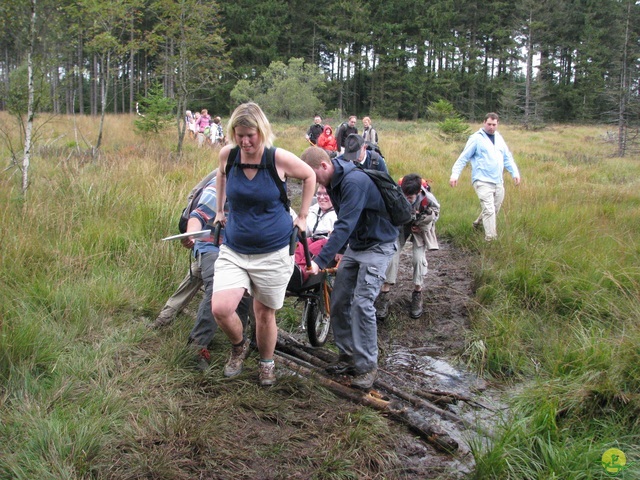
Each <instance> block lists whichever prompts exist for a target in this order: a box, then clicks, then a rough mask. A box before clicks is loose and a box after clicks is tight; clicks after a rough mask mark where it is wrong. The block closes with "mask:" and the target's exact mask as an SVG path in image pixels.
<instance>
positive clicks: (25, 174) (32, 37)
mask: <svg viewBox="0 0 640 480" xmlns="http://www.w3.org/2000/svg"><path fill="white" fill-rule="evenodd" d="M35 41H36V0H31V23H30V28H29V52H28V53H27V82H28V100H27V128H26V132H25V138H24V156H23V158H22V195H23V196H24V195H26V194H27V188H29V162H30V160H31V132H32V131H33V104H34V92H33V52H34V49H35V48H34V47H35V45H34V44H35Z"/></svg>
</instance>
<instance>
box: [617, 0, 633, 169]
mask: <svg viewBox="0 0 640 480" xmlns="http://www.w3.org/2000/svg"><path fill="white" fill-rule="evenodd" d="M630 17H631V2H629V3H628V5H627V24H626V26H625V31H624V48H623V49H622V65H621V67H620V68H621V72H620V103H619V108H618V156H619V157H624V156H625V154H626V153H627V121H626V113H627V90H628V88H627V83H628V77H627V62H628V60H627V53H628V52H627V48H628V47H627V45H628V44H629V18H630Z"/></svg>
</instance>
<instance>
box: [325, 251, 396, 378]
mask: <svg viewBox="0 0 640 480" xmlns="http://www.w3.org/2000/svg"><path fill="white" fill-rule="evenodd" d="M397 250H398V247H397V244H396V242H391V243H382V244H379V245H375V246H374V247H371V248H369V249H367V250H362V251H355V250H352V249H351V248H347V251H346V252H345V254H344V256H343V257H342V260H341V261H340V265H339V266H338V272H337V273H336V279H335V283H334V285H333V292H331V327H332V328H333V337H334V341H335V344H336V346H337V347H338V350H339V351H340V353H341V354H342V355H349V356H351V357H352V358H353V364H354V366H355V369H356V373H358V374H360V373H366V372H369V371H371V370H373V369H374V368H377V367H378V326H377V323H376V309H375V307H374V306H373V302H374V301H375V299H376V297H377V296H378V292H379V291H380V287H381V286H382V283H383V282H384V280H385V272H386V271H387V266H388V265H389V262H390V261H391V258H392V257H393V255H394V254H395V253H396V251H397Z"/></svg>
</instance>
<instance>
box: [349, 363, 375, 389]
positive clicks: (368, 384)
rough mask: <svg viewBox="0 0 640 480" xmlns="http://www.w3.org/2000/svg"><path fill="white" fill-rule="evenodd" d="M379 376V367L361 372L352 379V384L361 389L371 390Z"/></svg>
mask: <svg viewBox="0 0 640 480" xmlns="http://www.w3.org/2000/svg"><path fill="white" fill-rule="evenodd" d="M376 378H378V369H377V368H374V369H373V370H370V371H368V372H364V373H360V374H358V375H356V376H354V377H353V378H352V379H351V386H352V387H355V388H359V389H360V390H370V389H371V388H372V387H373V384H374V382H375V381H376Z"/></svg>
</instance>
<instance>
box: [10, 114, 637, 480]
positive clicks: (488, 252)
mask: <svg viewBox="0 0 640 480" xmlns="http://www.w3.org/2000/svg"><path fill="white" fill-rule="evenodd" d="M132 120H133V119H132V118H131V117H128V116H120V117H108V118H107V123H106V130H105V144H104V147H103V149H102V152H101V154H100V155H99V156H97V157H96V158H91V157H90V156H89V155H87V154H86V150H87V148H88V146H87V143H85V142H83V140H82V139H83V138H86V139H88V140H90V139H92V138H95V136H96V133H95V132H96V129H97V122H96V121H94V120H93V119H88V118H83V119H82V125H81V126H78V127H77V128H76V129H74V122H73V119H72V118H66V117H60V118H56V119H53V120H52V121H50V122H48V123H47V124H46V125H45V126H43V127H42V129H41V130H40V135H41V137H40V142H39V143H38V145H39V147H38V148H36V151H35V155H34V158H33V161H32V166H31V169H30V179H31V185H30V188H29V191H28V194H27V196H26V199H23V198H22V197H21V195H20V194H19V187H20V182H19V172H18V171H17V169H16V168H15V167H10V168H8V169H6V170H4V171H3V172H2V174H0V241H1V242H0V252H1V255H0V280H1V281H0V329H1V331H0V417H1V418H2V424H1V426H0V477H2V478H24V479H27V478H45V479H46V478H140V477H144V476H155V477H156V478H193V477H194V476H196V475H197V472H202V471H217V472H222V473H220V475H221V476H220V478H223V477H225V476H226V478H231V477H232V475H234V474H236V475H239V476H242V475H245V476H247V477H250V476H252V475H254V476H255V475H256V474H258V473H260V472H255V471H254V470H252V467H251V465H252V463H251V459H252V458H253V456H254V455H256V452H255V451H254V449H253V447H247V448H241V449H239V450H238V428H239V427H238V426H239V425H242V424H243V418H244V416H245V415H255V416H257V417H258V418H260V419H261V420H263V421H264V422H265V429H266V431H269V432H274V431H276V430H273V429H272V428H271V427H269V425H278V428H279V429H280V430H277V431H280V432H283V433H282V436H281V437H280V438H278V441H277V442H274V441H272V440H273V439H272V438H271V437H269V436H268V435H265V438H263V439H261V440H260V441H261V442H262V444H263V447H261V448H260V449H259V451H258V455H259V456H260V457H261V459H262V462H263V463H262V464H263V465H269V464H270V463H269V462H272V463H271V465H272V467H273V471H272V472H271V473H273V472H276V474H277V472H281V473H282V472H284V471H286V468H294V469H296V468H297V469H298V470H299V471H301V472H307V473H308V477H309V478H311V477H312V475H314V474H315V472H318V471H323V472H326V476H324V477H318V478H363V477H366V476H367V475H376V474H377V475H381V476H382V475H383V474H382V473H380V472H384V471H387V470H385V469H386V468H389V467H391V466H393V465H397V462H398V459H397V458H394V457H393V455H392V454H381V453H380V452H381V451H383V452H384V451H385V448H384V447H383V445H385V442H386V441H388V437H387V435H388V432H387V431H386V430H385V427H384V425H382V424H379V423H377V422H376V421H375V420H374V419H375V416H374V417H373V418H372V417H370V416H369V412H367V411H366V410H361V409H356V408H355V407H354V409H353V410H354V411H353V412H344V411H335V412H334V405H333V403H332V401H331V399H330V396H328V395H327V394H326V393H325V392H323V391H322V390H319V389H317V388H316V387H314V386H313V385H310V384H307V383H305V382H302V381H300V380H296V379H289V380H286V381H284V382H281V384H280V385H279V386H278V387H277V388H276V389H274V390H272V391H271V392H270V393H268V392H263V391H260V390H258V389H256V387H255V386H254V384H255V379H253V378H251V375H252V374H251V373H247V374H243V375H242V376H241V378H240V379H239V380H238V381H235V383H230V382H228V381H225V380H224V379H223V378H222V375H221V373H220V370H221V369H220V368H216V366H221V365H222V364H223V363H224V360H225V359H224V357H225V355H226V352H227V350H226V343H225V342H224V340H223V339H221V338H219V337H220V336H218V337H217V339H216V340H215V341H216V342H217V345H219V346H220V348H218V349H217V350H216V349H214V350H215V351H214V356H213V363H214V367H213V368H212V369H211V370H210V371H209V372H207V373H206V374H205V375H204V376H203V375H199V374H196V373H194V372H193V370H192V368H191V367H192V366H191V364H190V358H189V355H188V352H187V351H186V349H185V348H184V343H185V336H186V332H187V331H188V329H189V326H190V323H191V321H192V319H191V317H189V316H188V315H184V316H181V317H179V318H178V321H177V323H176V325H175V326H174V327H172V328H171V329H169V330H168V331H167V332H163V333H161V334H158V333H155V332H148V331H147V330H146V328H145V326H144V323H145V322H146V321H148V320H150V319H152V318H153V316H154V314H156V313H157V312H158V310H159V309H160V307H161V306H162V304H163V302H164V300H165V299H166V298H167V297H168V295H169V294H170V293H171V292H172V291H173V289H174V288H175V286H176V284H177V282H178V281H179V280H180V279H181V278H182V276H183V275H184V273H185V270H186V268H187V264H188V253H187V252H186V251H185V250H184V249H183V248H181V247H180V246H179V245H178V244H177V243H161V242H159V241H158V240H159V239H160V238H161V237H163V236H166V235H169V234H172V233H175V231H176V225H175V224H176V219H177V217H178V214H179V212H180V210H181V208H182V204H183V201H184V198H185V196H186V194H187V192H188V191H189V190H190V188H191V187H192V185H193V184H194V183H195V182H197V181H198V180H199V179H200V178H201V177H202V176H204V174H206V173H207V172H208V171H209V170H211V169H212V168H213V167H215V166H216V164H217V158H216V157H215V155H214V153H213V152H212V151H211V150H209V149H207V148H203V149H197V148H196V147H195V145H194V144H193V143H191V142H187V143H186V144H185V153H184V156H183V157H182V158H180V159H178V158H176V156H175V155H174V154H172V153H171V150H172V145H173V143H174V138H173V136H174V135H175V134H174V132H168V133H167V134H166V135H163V136H161V137H159V138H156V139H154V140H152V141H145V140H143V139H141V138H138V137H136V136H135V134H134V133H133V131H132ZM374 120H375V119H374ZM0 121H2V122H3V123H7V122H9V121H10V120H9V119H8V117H6V116H4V115H2V114H0ZM332 125H334V126H335V127H337V125H338V122H337V121H336V122H333V123H332ZM375 126H376V128H377V129H378V131H379V134H380V137H381V140H380V144H381V148H382V151H383V153H384V155H385V157H386V158H387V161H388V163H389V167H390V170H391V173H392V175H393V176H395V177H399V176H401V175H404V174H406V173H409V172H416V173H419V174H420V175H422V176H424V177H427V178H429V179H431V180H432V181H433V187H432V188H433V191H434V193H435V195H436V196H437V197H438V199H439V201H440V203H441V204H442V217H441V220H440V221H439V225H438V229H439V235H440V236H442V237H447V238H449V239H450V240H451V241H452V242H453V243H454V244H456V245H457V246H458V247H459V248H462V249H465V250H467V251H468V252H469V253H470V259H472V260H471V261H473V263H474V265H475V266H476V285H477V295H476V299H475V300H476V302H475V305H476V307H475V308H474V309H473V311H472V330H471V331H470V332H469V334H468V345H469V349H468V356H467V357H466V360H467V361H468V363H469V364H470V365H472V366H473V367H474V368H476V369H477V370H478V371H479V372H482V373H483V374H484V375H486V376H488V377H492V378H493V379H495V380H496V381H499V382H502V383H503V384H505V385H510V384H512V383H513V384H518V385H519V388H518V390H517V392H518V393H517V394H514V395H511V397H512V403H511V406H512V409H511V413H510V416H509V417H507V418H505V422H504V425H503V426H502V427H500V428H499V429H498V431H497V435H496V437H495V438H494V439H493V441H492V442H491V443H488V444H479V443H478V444H475V445H474V449H473V453H474V456H475V458H476V462H477V472H476V477H477V478H512V479H522V478H600V477H602V476H603V475H604V469H602V467H601V466H600V465H599V463H598V462H599V459H600V457H601V455H602V453H604V451H605V450H607V449H608V448H610V447H611V446H615V447H617V448H620V449H622V450H623V451H624V452H625V453H626V454H627V458H628V459H629V461H630V462H633V461H636V462H638V464H640V458H639V457H638V454H639V453H640V452H638V448H637V445H639V444H640V441H639V438H638V437H639V435H640V425H639V424H638V423H639V422H638V420H637V419H638V418H640V415H639V414H640V397H639V396H638V392H639V391H640V349H639V347H638V345H640V328H638V327H639V326H640V325H639V323H640V260H639V258H640V222H639V221H638V218H640V194H639V193H638V192H639V191H640V162H639V161H638V160H639V159H637V158H628V159H619V158H611V157H610V156H609V155H610V153H611V152H613V151H614V149H615V146H614V145H611V144H607V143H605V142H604V138H605V135H604V133H605V132H604V128H602V127H596V126H592V127H586V126H573V127H565V126H550V127H548V128H546V129H545V130H542V131H537V132H527V131H523V130H519V129H517V128H510V127H509V126H508V125H501V126H500V130H501V132H502V134H503V136H504V137H505V138H506V140H507V143H508V144H509V145H510V147H511V149H512V151H513V152H514V154H515V158H516V161H517V163H518V165H519V167H520V170H521V173H522V178H523V184H522V185H520V186H519V187H517V188H516V187H514V186H513V184H512V183H510V178H509V177H508V176H507V177H506V180H507V186H506V190H507V192H506V200H505V203H504V206H503V211H502V213H501V214H500V216H499V219H498V231H499V234H500V239H499V240H498V241H497V242H494V243H491V244H485V243H484V242H483V241H482V238H481V236H478V235H477V234H476V233H475V232H474V231H473V229H472V228H471V221H472V220H473V219H474V218H475V216H476V214H477V212H478V208H479V206H478V201H477V198H476V197H475V194H474V192H473V189H472V188H471V185H470V172H469V170H466V171H465V172H464V173H463V175H462V178H461V181H460V184H459V186H458V187H457V188H455V189H452V188H450V187H449V186H448V178H449V174H450V169H451V165H452V164H453V162H454V161H455V159H456V158H457V156H458V154H459V152H460V151H461V149H462V146H463V144H462V143H461V142H458V143H446V142H443V141H442V140H441V139H440V138H439V136H438V135H437V131H436V129H435V127H434V126H433V125H432V124H428V123H420V122H391V121H384V120H382V121H380V122H379V123H377V124H376V125H375ZM307 127H308V125H307V122H296V123H290V124H275V130H276V134H277V137H278V139H277V141H276V145H277V146H280V147H283V148H287V149H289V150H291V151H294V152H296V153H301V152H302V150H304V148H306V146H307V145H306V144H305V140H304V136H303V135H304V132H305V131H306V128H307ZM477 127H479V125H475V126H473V128H474V129H475V128H477ZM88 143H90V142H88ZM2 148H3V147H2V146H0V151H1V152H2V154H3V155H2V157H1V158H8V156H7V155H6V152H4V151H3V150H2ZM7 166H8V165H7ZM283 321H284V322H285V323H288V324H295V323H296V322H295V319H287V318H285V319H284V320H283ZM309 398H313V399H314V400H308V399H309ZM310 401H312V402H313V403H312V404H311V405H312V407H313V408H318V409H319V411H322V412H323V415H327V418H325V422H323V423H322V424H320V423H319V424H305V425H299V424H298V423H296V422H297V419H296V418H295V415H294V413H293V412H294V411H295V408H297V407H299V406H300V404H301V403H302V402H310ZM305 408H309V404H308V403H307V404H306V406H305ZM328 412H332V413H328ZM203 419H204V420H203ZM240 430H241V427H240ZM368 431H375V432H378V434H379V435H377V436H369V437H367V435H366V434H363V432H365V433H366V432H368ZM212 438H216V439H217V443H216V442H211V439H212ZM247 443H248V442H247ZM214 444H215V446H214ZM251 445H253V444H251ZM308 446H312V448H305V447H308ZM287 449H289V450H291V449H295V450H296V451H297V452H300V456H298V457H296V458H295V459H294V458H288V459H287V460H286V461H285V465H282V461H283V460H282V459H283V456H282V455H280V453H281V452H282V451H284V450H287ZM207 469H210V470H207ZM279 469H281V470H279ZM318 469H321V470H318ZM388 471H391V470H388ZM354 472H357V473H356V474H355V477H354V476H353V475H354ZM372 472H373V473H372ZM375 472H378V473H375ZM637 473H638V467H637V465H636V466H633V465H632V466H631V467H630V468H629V470H627V471H626V472H624V475H626V476H627V477H625V478H635V477H637V476H638V475H637Z"/></svg>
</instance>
